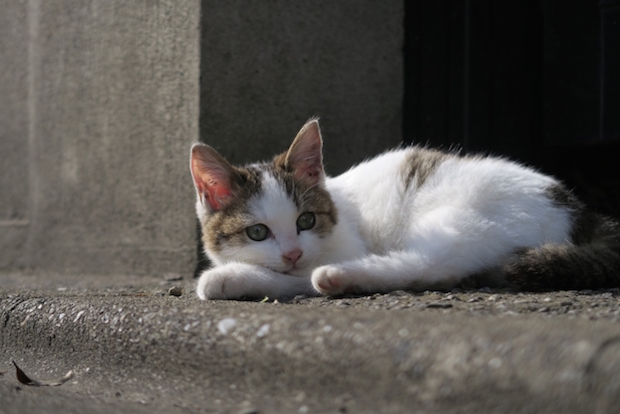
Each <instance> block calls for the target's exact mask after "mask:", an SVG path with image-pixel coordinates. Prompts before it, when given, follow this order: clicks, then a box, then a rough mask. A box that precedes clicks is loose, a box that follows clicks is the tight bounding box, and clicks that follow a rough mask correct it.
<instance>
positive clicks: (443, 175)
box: [327, 146, 563, 252]
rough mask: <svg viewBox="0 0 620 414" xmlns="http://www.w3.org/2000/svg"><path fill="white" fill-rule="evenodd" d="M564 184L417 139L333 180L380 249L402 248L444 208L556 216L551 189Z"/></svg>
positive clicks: (348, 212)
mask: <svg viewBox="0 0 620 414" xmlns="http://www.w3.org/2000/svg"><path fill="white" fill-rule="evenodd" d="M558 184H559V183H558V182H557V181H556V180H555V179H553V178H552V177H549V176H546V175H544V174H541V173H539V172H537V171H535V170H533V169H531V168H529V167H526V166H523V165H521V164H518V163H515V162H511V161H508V160H505V159H502V158H496V157H486V156H469V155H466V156H461V155H459V154H456V153H452V152H444V151H440V150H434V149H428V148H424V147H417V146H415V147H407V148H400V149H397V150H393V151H389V152H386V153H384V154H381V155H379V156H377V157H375V158H373V159H370V160H368V161H365V162H363V163H361V164H359V165H357V166H355V167H353V168H352V169H350V170H349V171H347V172H345V173H344V174H342V175H340V176H338V177H335V178H330V179H328V181H327V186H328V189H329V191H330V192H331V193H332V194H333V197H334V201H335V202H336V204H337V205H338V206H339V209H340V210H343V211H342V213H344V215H345V216H347V217H351V218H352V219H353V220H354V221H355V222H356V224H357V226H358V227H359V229H360V232H361V234H362V236H363V237H364V238H365V239H366V240H367V242H368V248H369V249H370V250H371V251H375V252H381V251H383V250H390V249H399V248H402V243H403V242H404V240H405V239H406V238H407V231H408V230H407V229H409V228H411V225H412V223H413V222H414V221H416V220H417V218H419V217H421V216H423V215H424V214H425V213H427V212H429V211H432V210H435V209H438V208H445V207H449V208H453V209H455V211H456V210H470V211H476V214H479V215H482V216H486V217H487V218H488V219H490V220H498V221H504V220H512V221H513V219H514V217H517V216H518V215H519V214H521V215H522V213H524V212H525V214H526V215H527V214H530V215H533V216H538V217H539V218H543V217H544V216H548V217H550V216H552V215H554V214H557V211H556V209H555V208H554V207H553V206H552V203H551V201H550V200H549V198H548V196H547V195H546V194H547V192H548V191H549V189H550V188H553V186H555V185H558ZM537 221H538V220H537ZM561 227H562V228H563V226H561ZM556 232H557V231H555V230H553V231H551V230H550V232H549V233H550V234H551V233H556Z"/></svg>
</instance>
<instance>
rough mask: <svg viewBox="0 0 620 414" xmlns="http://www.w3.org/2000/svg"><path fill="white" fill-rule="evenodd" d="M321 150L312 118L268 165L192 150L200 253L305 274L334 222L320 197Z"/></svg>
mask: <svg viewBox="0 0 620 414" xmlns="http://www.w3.org/2000/svg"><path fill="white" fill-rule="evenodd" d="M322 146H323V142H322V139H321V132H320V129H319V124H318V121H317V120H314V119H313V120H310V121H308V122H307V123H306V124H305V125H304V126H303V128H302V129H301V130H300V131H299V133H298V134H297V136H296V137H295V140H294V141H293V143H292V144H291V146H290V147H289V149H288V151H286V152H284V153H282V154H280V155H278V156H276V157H275V158H274V159H273V161H272V162H270V163H258V164H250V165H247V166H245V167H234V166H232V165H230V163H229V162H228V161H226V159H224V158H223V157H222V156H221V155H220V154H218V153H217V151H215V150H214V149H213V148H211V147H210V146H208V145H205V144H194V146H193V147H192V150H191V158H190V169H191V173H192V178H193V180H194V186H195V188H196V196H197V197H196V198H197V200H196V212H197V214H198V219H199V220H200V223H201V226H202V233H203V242H204V246H205V251H206V253H207V254H208V256H209V258H210V259H211V260H212V261H213V262H214V263H215V264H216V265H221V264H225V263H228V262H244V263H251V264H256V265H259V266H262V267H266V268H268V269H271V270H274V271H276V272H280V273H288V274H291V275H299V276H307V275H309V274H310V272H311V270H312V268H314V267H315V266H316V264H317V263H316V262H317V260H318V258H319V257H320V256H321V255H322V254H323V253H324V252H322V251H321V245H322V244H323V243H321V240H322V239H324V238H326V237H329V236H330V234H331V233H332V231H333V227H334V226H335V225H336V223H337V212H336V208H335V207H334V204H333V202H332V199H331V197H330V195H329V193H328V192H327V191H326V190H325V171H324V169H323V157H322Z"/></svg>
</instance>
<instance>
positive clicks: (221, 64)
mask: <svg viewBox="0 0 620 414" xmlns="http://www.w3.org/2000/svg"><path fill="white" fill-rule="evenodd" d="M202 7H203V14H202V27H203V31H202V56H201V75H202V81H203V82H202V84H201V93H200V99H201V105H200V107H201V108H200V109H201V111H200V124H201V140H203V141H204V142H206V143H208V144H210V145H212V146H214V147H215V148H217V149H219V150H220V151H221V152H222V154H224V155H225V156H226V157H228V158H229V159H230V160H231V161H232V162H234V163H245V162H250V161H252V162H253V161H257V160H261V159H270V158H271V157H272V156H273V155H274V154H275V153H276V152H280V151H284V150H285V149H286V148H288V145H289V144H290V143H291V141H292V139H293V138H294V137H295V134H296V133H297V131H298V130H299V129H300V128H301V126H302V125H303V124H304V122H305V121H306V120H307V119H308V118H309V117H311V116H320V117H321V119H322V126H323V133H324V138H325V162H326V168H327V170H328V173H331V174H337V173H340V172H342V171H344V170H345V169H348V168H349V167H350V166H351V165H352V164H353V163H355V162H359V161H361V160H362V159H364V158H367V157H369V156H372V155H375V154H377V153H379V152H382V151H384V150H386V149H388V148H391V147H393V146H395V145H397V144H398V143H399V142H400V141H401V112H402V96H403V67H402V66H403V58H402V45H403V13H404V10H403V7H404V6H403V2H401V1H394V0H390V1H379V2H377V1H361V2H360V1H337V2H334V1H328V0H313V1H308V2H300V1H292V2H291V1H288V0H276V1H271V2H269V3H265V2H264V1H260V0H252V1H246V0H234V1H227V2H221V1H214V0H203V1H202Z"/></svg>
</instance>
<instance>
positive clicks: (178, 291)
mask: <svg viewBox="0 0 620 414" xmlns="http://www.w3.org/2000/svg"><path fill="white" fill-rule="evenodd" d="M182 294H183V288H182V287H180V286H172V287H171V288H170V289H168V295H169V296H181V295H182Z"/></svg>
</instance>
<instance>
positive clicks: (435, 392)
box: [0, 274, 620, 413]
mask: <svg viewBox="0 0 620 414" xmlns="http://www.w3.org/2000/svg"><path fill="white" fill-rule="evenodd" d="M3 278H4V281H5V283H4V285H5V286H4V287H3V288H2V292H1V293H0V322H1V325H0V327H1V335H0V371H7V372H6V373H5V374H4V375H3V376H2V377H0V400H1V401H3V402H5V403H4V404H2V408H0V412H24V411H20V409H21V408H14V407H28V408H29V412H32V411H35V412H58V410H62V411H63V412H71V413H72V412H76V413H77V412H80V410H83V409H84V407H91V408H92V412H105V407H108V406H109V407H110V408H114V410H116V412H145V411H147V410H149V411H151V412H207V413H220V412H222V413H240V412H261V413H272V412H274V413H275V412H301V413H304V412H306V413H314V412H316V413H325V412H334V413H335V412H367V413H376V412H382V413H400V412H420V413H436V412H437V413H438V412H442V413H468V412H503V413H523V412H532V413H557V412H563V413H582V412H593V413H613V412H616V408H617V406H618V405H617V404H618V403H619V401H618V395H620V394H619V391H620V374H618V373H619V372H620V370H619V368H620V340H618V338H620V325H619V322H620V313H619V312H618V304H619V303H620V302H619V300H620V297H619V294H618V292H617V290H611V291H605V292H589V291H584V292H554V293H543V294H514V293H510V292H505V291H485V290H483V291H473V292H460V291H457V292H448V293H434V292H426V293H421V294H410V293H405V292H394V293H392V294H388V295H373V296H364V297H357V298H340V299H330V298H298V299H296V300H294V301H292V302H290V303H272V302H265V303H258V302H234V301H206V302H200V301H198V300H197V299H196V297H195V294H194V293H193V292H192V289H193V281H189V280H185V281H183V280H176V281H168V282H166V281H164V280H162V279H153V278H147V277H140V278H137V277H133V278H132V277H120V276H118V277H112V278H111V279H109V280H108V281H103V280H102V279H100V278H91V277H87V276H82V277H80V278H76V277H73V278H68V277H66V276H62V275H48V277H47V278H46V281H45V282H42V283H39V282H38V281H40V280H41V279H40V278H32V277H28V276H23V275H15V274H13V275H3ZM172 286H178V287H182V288H184V293H183V294H182V295H181V296H180V297H177V296H171V295H168V294H167V292H168V291H169V289H170V287H172ZM11 360H15V361H16V362H17V363H18V364H19V365H20V367H21V368H22V369H24V370H25V371H26V372H27V373H28V374H29V375H31V376H33V377H36V378H51V377H58V376H62V375H64V374H65V373H66V372H67V371H69V370H73V371H74V372H75V377H74V378H73V379H72V380H71V381H69V382H67V383H66V384H64V385H62V386H60V387H55V388H47V389H43V388H32V387H28V386H25V385H21V384H19V383H18V382H17V381H16V379H15V377H14V369H13V368H12V366H11ZM47 407H54V408H53V409H50V411H46V409H47Z"/></svg>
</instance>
